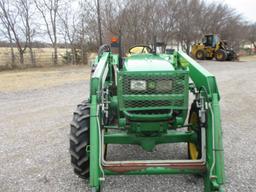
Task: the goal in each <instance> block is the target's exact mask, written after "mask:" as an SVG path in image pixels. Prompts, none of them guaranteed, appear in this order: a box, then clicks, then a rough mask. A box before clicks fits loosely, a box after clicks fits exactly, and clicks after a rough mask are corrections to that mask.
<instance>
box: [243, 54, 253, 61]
mask: <svg viewBox="0 0 256 192" xmlns="http://www.w3.org/2000/svg"><path fill="white" fill-rule="evenodd" d="M239 60H240V61H256V55H249V56H241V57H239Z"/></svg>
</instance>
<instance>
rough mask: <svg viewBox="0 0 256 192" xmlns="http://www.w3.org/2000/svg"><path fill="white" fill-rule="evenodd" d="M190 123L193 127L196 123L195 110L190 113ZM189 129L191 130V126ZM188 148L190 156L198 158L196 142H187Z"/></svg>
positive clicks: (194, 158)
mask: <svg viewBox="0 0 256 192" xmlns="http://www.w3.org/2000/svg"><path fill="white" fill-rule="evenodd" d="M190 123H191V124H192V126H193V127H194V126H197V125H198V116H197V114H196V112H193V113H192V114H191V118H190ZM189 130H191V128H190V129H189ZM188 150H189V155H190V158H191V159H192V160H196V159H198V157H199V150H198V147H197V145H196V144H194V143H188Z"/></svg>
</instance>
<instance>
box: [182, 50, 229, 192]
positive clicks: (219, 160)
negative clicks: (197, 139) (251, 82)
mask: <svg viewBox="0 0 256 192" xmlns="http://www.w3.org/2000/svg"><path fill="white" fill-rule="evenodd" d="M177 57H178V60H181V61H183V62H187V65H188V67H189V76H190V78H191V80H192V81H193V82H194V84H195V87H196V88H197V89H198V90H200V89H203V95H205V97H206V101H207V103H208V106H209V109H208V110H207V118H208V125H207V127H206V146H207V149H206V160H207V161H206V162H207V176H206V177H208V178H207V179H205V185H209V188H212V189H215V190H216V189H217V190H220V191H221V190H222V188H221V185H222V184H224V179H225V175H224V150H223V143H222V127H221V118H220V117H221V115H220V105H219V101H220V94H219V90H218V86H217V83H216V79H215V77H214V76H213V75H212V74H211V73H209V72H208V71H207V70H206V69H204V68H203V67H202V66H201V65H199V64H198V63H197V62H196V61H194V60H193V59H192V58H191V57H189V56H188V55H187V54H185V53H184V52H182V51H179V52H178V55H177Z"/></svg>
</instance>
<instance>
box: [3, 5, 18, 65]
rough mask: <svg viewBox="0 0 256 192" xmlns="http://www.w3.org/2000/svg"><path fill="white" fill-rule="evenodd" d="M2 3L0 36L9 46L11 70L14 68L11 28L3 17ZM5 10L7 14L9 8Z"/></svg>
mask: <svg viewBox="0 0 256 192" xmlns="http://www.w3.org/2000/svg"><path fill="white" fill-rule="evenodd" d="M4 3H5V2H4V1H0V6H1V12H0V20H1V24H2V26H3V27H2V28H1V29H0V30H1V32H2V34H3V35H4V37H5V38H6V39H8V42H9V44H10V52H11V66H10V67H11V68H14V67H15V54H14V48H13V37H12V32H11V27H10V25H9V22H8V21H7V20H6V16H5V15H4V12H3V8H4V7H5V6H4ZM5 9H7V12H9V7H8V6H7V7H6V8H5Z"/></svg>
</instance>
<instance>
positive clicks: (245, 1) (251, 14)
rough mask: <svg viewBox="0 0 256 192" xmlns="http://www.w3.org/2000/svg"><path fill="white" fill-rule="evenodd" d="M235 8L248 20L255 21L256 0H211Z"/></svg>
mask: <svg viewBox="0 0 256 192" xmlns="http://www.w3.org/2000/svg"><path fill="white" fill-rule="evenodd" d="M213 1H218V2H223V3H226V4H227V5H229V6H230V7H232V8H234V9H236V10H237V11H238V12H239V13H241V14H242V15H243V16H244V18H245V19H246V20H247V21H249V22H256V0H213Z"/></svg>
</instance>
